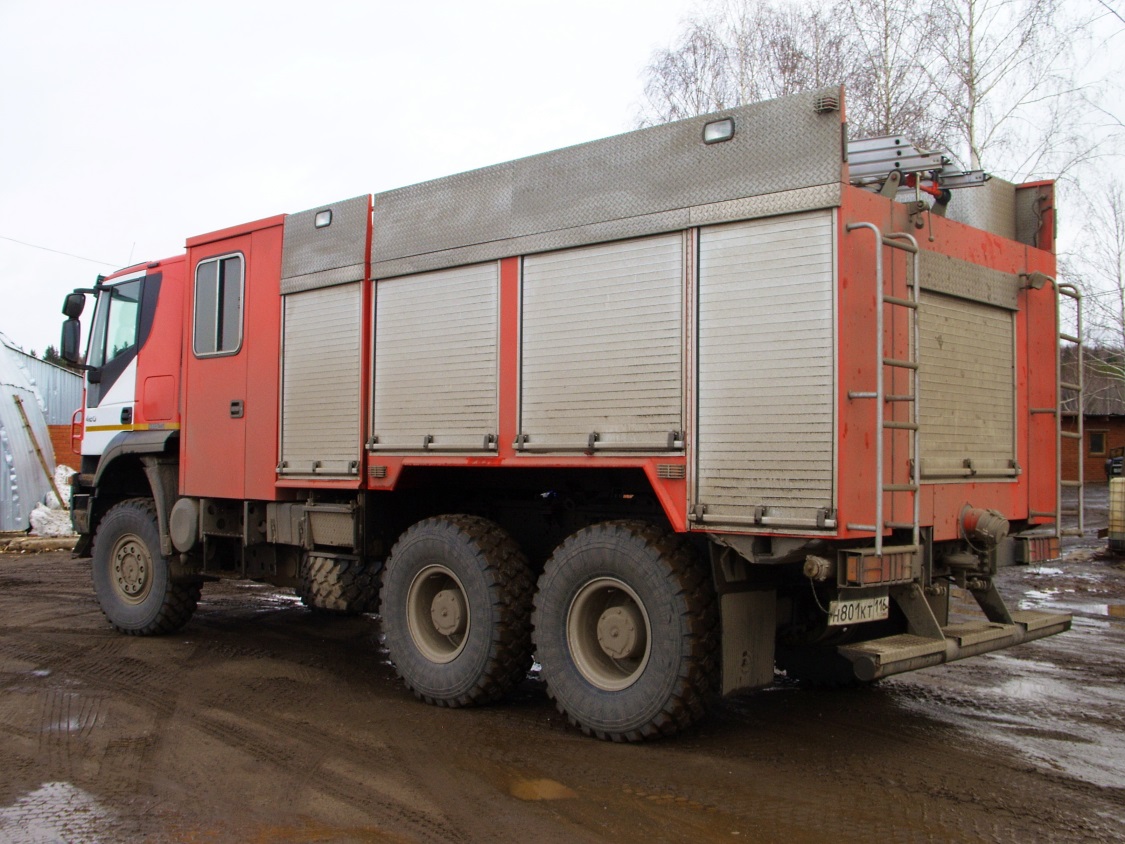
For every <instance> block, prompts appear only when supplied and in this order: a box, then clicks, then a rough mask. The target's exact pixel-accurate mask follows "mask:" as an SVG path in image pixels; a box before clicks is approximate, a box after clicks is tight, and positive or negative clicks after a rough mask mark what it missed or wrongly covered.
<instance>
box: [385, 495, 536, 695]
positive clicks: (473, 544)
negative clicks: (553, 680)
mask: <svg viewBox="0 0 1125 844" xmlns="http://www.w3.org/2000/svg"><path fill="white" fill-rule="evenodd" d="M532 589H533V586H532V579H531V571H530V568H529V566H528V563H527V559H526V557H524V555H523V553H522V552H521V551H520V549H519V546H517V545H516V543H515V541H514V540H513V539H512V538H511V537H510V536H509V535H508V534H507V533H506V532H505V531H504V529H503V528H501V527H500V526H499V525H497V524H495V523H493V522H490V521H488V520H487V519H482V518H479V517H477V516H465V515H452V516H437V517H435V518H431V519H426V520H424V521H421V522H418V523H417V524H415V525H414V526H412V527H410V528H409V529H407V531H406V532H405V533H403V535H402V536H401V537H400V538H399V540H398V542H397V543H395V547H394V548H393V549H392V550H391V554H390V557H389V558H388V560H387V564H386V568H385V569H384V571H383V588H382V604H381V612H382V616H383V632H384V633H385V635H386V645H387V650H388V651H389V652H390V656H391V661H392V662H393V663H394V665H395V669H396V670H397V671H398V674H399V676H400V677H402V679H403V680H404V681H405V682H406V685H407V686H409V687H410V689H411V690H412V691H413V692H414V694H416V695H417V696H418V697H420V698H421V699H422V700H424V701H426V702H427V703H433V704H438V705H441V706H468V705H471V704H477V703H488V702H490V701H494V700H497V699H498V698H500V697H502V696H503V695H505V694H507V693H508V692H509V691H511V689H512V688H513V687H515V686H516V685H517V684H518V683H519V682H520V681H521V680H523V678H524V677H525V676H526V674H527V670H528V668H530V666H531V622H530V618H531V595H532Z"/></svg>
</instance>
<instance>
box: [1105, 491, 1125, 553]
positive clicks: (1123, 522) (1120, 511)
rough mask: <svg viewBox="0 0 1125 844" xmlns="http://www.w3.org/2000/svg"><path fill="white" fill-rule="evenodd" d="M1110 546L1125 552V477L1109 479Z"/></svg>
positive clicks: (1117, 550) (1114, 549)
mask: <svg viewBox="0 0 1125 844" xmlns="http://www.w3.org/2000/svg"><path fill="white" fill-rule="evenodd" d="M1108 515H1109V547H1110V550H1112V551H1116V552H1117V553H1118V554H1123V553H1125V478H1110V479H1109V514H1108Z"/></svg>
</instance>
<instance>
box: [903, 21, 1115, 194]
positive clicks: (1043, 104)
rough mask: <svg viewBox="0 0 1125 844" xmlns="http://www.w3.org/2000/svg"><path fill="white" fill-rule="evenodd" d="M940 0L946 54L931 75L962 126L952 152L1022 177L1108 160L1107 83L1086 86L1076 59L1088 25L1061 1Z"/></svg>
mask: <svg viewBox="0 0 1125 844" xmlns="http://www.w3.org/2000/svg"><path fill="white" fill-rule="evenodd" d="M933 3H934V5H933V13H932V18H931V21H932V24H931V25H932V27H933V30H934V32H935V33H936V35H937V37H939V38H941V40H942V42H943V49H941V50H939V51H937V52H936V54H935V60H934V61H933V62H932V63H928V64H927V65H926V66H925V70H926V73H927V76H928V77H929V78H930V80H931V81H932V82H933V83H934V85H933V90H934V91H935V92H936V93H937V94H938V96H939V97H940V99H941V101H942V105H943V109H944V110H945V112H946V113H947V114H948V116H949V120H950V122H951V123H952V127H953V133H952V135H951V137H950V152H952V153H953V154H954V155H955V156H956V157H957V158H959V159H960V160H961V162H962V163H963V164H964V165H966V166H967V167H969V168H971V169H980V168H982V167H984V166H986V165H987V167H989V168H990V169H992V170H993V171H995V172H999V173H1001V174H1003V175H1004V176H1006V177H1008V178H1011V179H1013V180H1016V181H1020V180H1023V179H1026V178H1031V177H1036V176H1052V177H1058V176H1060V175H1062V174H1065V173H1067V172H1068V171H1070V170H1072V169H1073V168H1074V167H1075V166H1077V165H1079V164H1081V163H1083V162H1085V161H1088V160H1089V159H1090V158H1091V157H1093V156H1096V155H1097V154H1098V152H1099V151H1100V149H1101V147H1102V146H1103V144H1104V142H1105V136H1104V135H1103V134H1101V133H1094V132H1091V131H1090V128H1091V127H1090V123H1091V121H1090V118H1091V117H1092V114H1093V111H1094V109H1093V108H1092V103H1091V94H1092V92H1093V90H1094V89H1095V88H1096V87H1097V86H1096V84H1094V83H1090V82H1082V81H1080V79H1079V74H1078V72H1077V69H1076V62H1075V56H1074V50H1075V46H1076V45H1077V44H1079V43H1081V42H1083V41H1085V40H1086V36H1087V34H1088V33H1089V29H1088V26H1089V20H1088V19H1086V20H1083V19H1076V18H1075V17H1074V16H1073V15H1071V16H1070V18H1069V19H1067V18H1064V15H1063V11H1062V8H1061V2H1060V0H933ZM1074 6H1075V4H1073V3H1071V4H1069V5H1068V8H1069V9H1073V8H1074Z"/></svg>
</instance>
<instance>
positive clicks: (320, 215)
mask: <svg viewBox="0 0 1125 844" xmlns="http://www.w3.org/2000/svg"><path fill="white" fill-rule="evenodd" d="M313 225H314V226H315V227H316V228H318V229H323V228H324V227H326V226H330V225H332V209H331V208H327V209H325V210H324V211H317V212H316V219H315V220H313Z"/></svg>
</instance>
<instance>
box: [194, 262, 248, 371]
mask: <svg viewBox="0 0 1125 844" xmlns="http://www.w3.org/2000/svg"><path fill="white" fill-rule="evenodd" d="M244 292H245V278H244V272H243V258H242V256H241V255H223V256H220V257H218V258H209V259H207V260H206V261H200V262H199V263H198V264H197V265H196V267H195V330H194V333H193V349H194V351H195V355H196V357H212V356H215V355H233V354H235V353H237V352H238V350H239V349H240V348H241V347H242V302H243V294H244Z"/></svg>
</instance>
